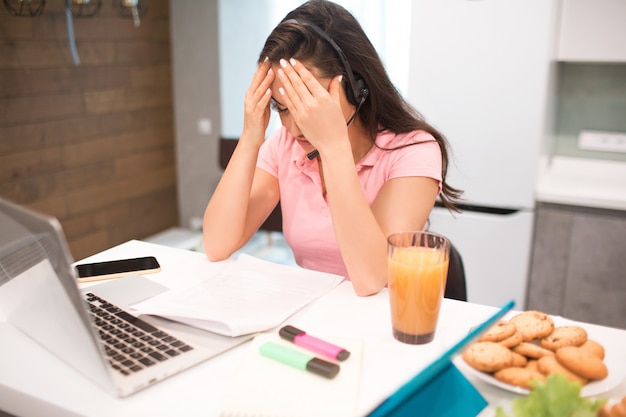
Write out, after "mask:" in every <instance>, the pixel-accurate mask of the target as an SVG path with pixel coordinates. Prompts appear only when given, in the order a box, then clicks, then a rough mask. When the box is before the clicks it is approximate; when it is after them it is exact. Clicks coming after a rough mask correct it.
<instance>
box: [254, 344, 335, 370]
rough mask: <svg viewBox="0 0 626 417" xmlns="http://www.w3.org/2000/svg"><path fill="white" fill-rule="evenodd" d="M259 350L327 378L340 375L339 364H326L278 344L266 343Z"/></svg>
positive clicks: (311, 356)
mask: <svg viewBox="0 0 626 417" xmlns="http://www.w3.org/2000/svg"><path fill="white" fill-rule="evenodd" d="M259 350H260V352H261V355H263V356H267V357H268V358H272V359H275V360H277V361H279V362H282V363H284V364H287V365H291V366H293V367H294V368H298V369H302V370H306V371H309V372H313V373H314V374H318V375H321V376H323V377H326V378H334V377H335V375H337V373H339V365H337V364H334V363H330V362H326V361H325V360H322V359H319V358H316V357H315V356H313V355H310V354H308V353H305V352H300V351H299V350H295V349H291V348H288V347H287V346H283V345H280V344H278V343H274V342H265V343H263V344H262V345H261V347H260V348H259Z"/></svg>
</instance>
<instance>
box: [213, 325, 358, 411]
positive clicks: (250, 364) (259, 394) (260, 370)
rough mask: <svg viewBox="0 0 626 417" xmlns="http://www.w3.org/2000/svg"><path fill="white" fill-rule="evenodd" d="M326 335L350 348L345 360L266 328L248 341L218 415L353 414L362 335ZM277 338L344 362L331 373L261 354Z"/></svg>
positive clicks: (276, 340) (289, 344)
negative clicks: (315, 349) (245, 352)
mask: <svg viewBox="0 0 626 417" xmlns="http://www.w3.org/2000/svg"><path fill="white" fill-rule="evenodd" d="M324 340H326V341H328V342H331V343H334V344H336V345H338V346H341V347H343V348H345V349H347V350H348V351H349V352H350V356H349V357H348V359H346V360H345V361H339V362H337V361H333V360H332V359H328V358H325V357H324V356H320V355H318V354H315V353H311V352H310V351H307V350H306V349H303V348H301V347H299V346H297V345H295V344H293V343H290V342H287V341H286V340H284V339H281V338H280V337H279V335H278V333H275V334H270V333H262V334H260V335H258V336H257V337H255V339H254V340H253V341H252V343H251V344H250V347H249V349H248V351H247V354H246V356H245V357H244V359H243V361H242V362H241V364H240V366H239V369H238V370H237V372H236V374H235V376H234V378H233V380H232V381H230V382H229V383H228V389H227V392H226V395H225V396H224V399H223V400H222V403H221V406H220V412H219V417H279V416H289V417H320V416H324V417H351V416H355V415H356V414H355V413H356V407H357V400H358V394H359V381H360V379H359V378H360V376H361V353H362V345H363V340H362V339H361V338H346V337H335V338H326V337H324ZM267 342H274V343H277V344H279V345H281V346H285V347H287V348H289V349H293V350H296V351H302V352H306V353H308V354H312V355H314V356H316V357H319V358H322V359H324V360H326V361H329V362H334V363H337V364H338V365H339V366H340V371H339V373H338V374H337V375H336V376H335V377H333V378H332V379H328V378H324V377H322V376H319V375H317V374H315V373H312V372H308V371H305V370H302V369H298V368H294V367H292V366H289V365H286V364H284V363H282V362H278V361H276V360H274V359H270V358H268V357H266V356H263V355H262V354H261V352H260V347H261V346H262V345H263V344H265V343H267Z"/></svg>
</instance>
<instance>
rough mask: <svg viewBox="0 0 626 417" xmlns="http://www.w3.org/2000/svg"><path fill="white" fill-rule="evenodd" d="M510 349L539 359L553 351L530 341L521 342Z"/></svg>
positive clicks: (551, 354)
mask: <svg viewBox="0 0 626 417" xmlns="http://www.w3.org/2000/svg"><path fill="white" fill-rule="evenodd" d="M511 350H512V351H513V352H515V353H519V354H520V355H524V356H526V357H527V358H532V359H539V358H542V357H544V356H553V355H554V352H553V351H551V350H550V349H546V348H542V347H541V346H539V345H536V344H534V343H530V342H522V343H520V344H519V345H517V346H515V347H514V348H512V349H511Z"/></svg>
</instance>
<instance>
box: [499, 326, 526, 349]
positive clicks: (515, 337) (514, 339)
mask: <svg viewBox="0 0 626 417" xmlns="http://www.w3.org/2000/svg"><path fill="white" fill-rule="evenodd" d="M523 341H524V340H523V339H522V334H521V333H520V332H518V331H517V330H515V333H513V334H512V335H511V336H510V337H507V338H506V339H504V340H500V341H499V342H498V343H500V344H501V345H502V346H504V347H508V348H509V349H510V348H513V347H515V346H517V345H519V344H520V343H522V342H523Z"/></svg>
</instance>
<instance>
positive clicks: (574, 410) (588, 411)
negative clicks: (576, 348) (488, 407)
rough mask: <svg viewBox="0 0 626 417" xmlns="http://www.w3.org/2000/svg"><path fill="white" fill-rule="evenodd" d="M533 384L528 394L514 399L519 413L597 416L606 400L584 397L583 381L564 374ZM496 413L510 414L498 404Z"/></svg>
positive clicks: (537, 416)
mask: <svg viewBox="0 0 626 417" xmlns="http://www.w3.org/2000/svg"><path fill="white" fill-rule="evenodd" d="M531 385H532V386H533V389H532V390H531V391H530V393H529V394H528V396H526V397H522V398H516V399H514V400H513V404H512V408H513V414H514V416H515V417H595V416H596V415H597V410H598V409H599V408H600V407H601V406H602V404H603V403H604V402H605V401H606V400H604V399H600V400H595V401H594V400H590V399H587V398H581V397H580V391H581V389H582V387H581V385H580V384H578V383H576V382H573V381H570V380H569V379H567V378H566V377H565V376H563V375H549V376H548V378H547V380H546V382H545V383H542V382H539V381H533V382H531ZM499 412H501V414H498V413H499ZM496 417H508V416H507V415H506V414H505V413H504V411H502V410H501V409H500V407H498V409H497V410H496Z"/></svg>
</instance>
